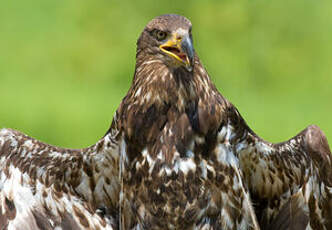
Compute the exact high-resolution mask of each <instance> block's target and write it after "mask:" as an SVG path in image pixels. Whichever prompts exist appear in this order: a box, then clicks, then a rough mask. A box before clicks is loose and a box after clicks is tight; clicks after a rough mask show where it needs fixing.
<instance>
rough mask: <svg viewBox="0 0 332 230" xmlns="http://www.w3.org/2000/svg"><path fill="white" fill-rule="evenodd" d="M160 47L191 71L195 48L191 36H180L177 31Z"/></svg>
mask: <svg viewBox="0 0 332 230" xmlns="http://www.w3.org/2000/svg"><path fill="white" fill-rule="evenodd" d="M159 48H160V49H161V50H162V51H163V52H165V53H166V54H167V55H169V56H170V57H172V58H174V59H175V60H176V61H177V62H178V63H179V64H182V65H184V66H185V67H186V68H187V69H188V70H189V71H191V69H192V61H193V57H194V50H193V47H192V42H191V39H190V38H189V36H179V35H178V34H177V33H174V34H172V37H171V38H169V39H168V40H167V41H166V42H165V43H164V44H162V45H160V46H159Z"/></svg>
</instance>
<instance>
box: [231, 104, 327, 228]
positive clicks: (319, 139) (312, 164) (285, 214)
mask: <svg viewBox="0 0 332 230" xmlns="http://www.w3.org/2000/svg"><path fill="white" fill-rule="evenodd" d="M231 111H232V112H231V114H230V115H229V122H230V124H231V126H232V127H233V128H234V136H236V137H237V138H234V146H235V148H236V152H237V154H238V157H239V164H240V168H241V169H242V172H243V174H244V180H245V182H246V184H247V186H248V188H249V191H250V193H251V198H252V199H253V202H254V205H255V206H256V214H257V219H258V220H259V221H260V225H261V227H262V229H265V228H266V229H278V230H280V229H290V228H291V229H295V228H296V229H305V228H306V227H307V226H308V225H310V226H311V228H312V229H331V228H332V167H331V163H332V159H331V158H332V156H331V151H330V149H329V145H328V142H327V139H326V137H325V135H324V133H323V132H322V131H321V130H320V129H319V128H318V127H317V126H309V127H308V128H306V129H305V130H303V131H302V132H301V133H299V134H298V135H297V136H295V137H293V138H291V139H290V140H288V141H286V142H283V143H278V144H272V143H269V142H266V141H264V140H262V139H261V138H259V137H258V136H257V135H256V134H255V133H254V132H252V131H251V130H250V128H249V127H248V126H247V125H246V123H245V121H244V120H243V119H242V117H241V116H240V114H239V113H238V111H237V110H236V109H235V108H233V109H232V110H231Z"/></svg>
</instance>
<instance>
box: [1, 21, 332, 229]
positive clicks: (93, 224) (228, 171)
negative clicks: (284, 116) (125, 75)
mask: <svg viewBox="0 0 332 230" xmlns="http://www.w3.org/2000/svg"><path fill="white" fill-rule="evenodd" d="M191 27H192V26H191V23H190V21H189V20H188V19H186V18H185V17H182V16H178V15H163V16H159V17H157V18H155V19H153V20H152V21H151V22H149V23H148V24H147V26H146V27H145V28H144V30H143V32H142V34H141V35H140V37H139V39H138V42H137V55H136V68H135V74H134V79H133V82H132V85H131V87H130V89H129V91H128V93H127V95H126V96H125V98H124V99H123V101H122V102H121V104H120V106H119V108H118V109H117V111H116V114H115V116H114V119H113V122H112V125H111V127H110V129H109V131H108V132H107V134H106V135H105V136H104V137H103V138H102V139H101V140H100V141H98V142H97V144H95V145H94V146H91V147H89V148H85V149H80V150H73V149H63V148H58V147H53V146H50V145H47V144H44V143H41V142H39V141H37V140H35V139H32V138H30V137H27V136H25V135H24V134H22V133H19V132H17V131H14V130H11V129H2V130H1V131H0V157H1V158H0V229H25V230H27V229H126V230H127V229H259V228H262V229H273V228H275V229H278V230H280V229H305V228H307V229H332V228H331V226H332V225H331V224H332V223H331V220H332V199H331V197H332V187H331V186H332V178H331V175H332V174H331V171H332V170H331V153H330V150H329V146H328V143H327V140H326V138H325V136H324V134H323V133H322V131H321V130H320V129H319V128H318V127H316V126H309V127H308V128H307V129H305V130H304V131H302V132H301V133H300V134H298V135H297V136H296V137H294V138H292V139H290V140H289V141H287V142H283V143H279V144H271V143H269V142H266V141H264V140H262V139H261V138H259V137H258V136H257V135H256V134H255V133H254V132H253V131H252V130H251V129H250V128H249V127H248V126H247V124H246V123H245V121H244V120H243V119H242V117H241V116H240V114H239V112H238V111H237V109H236V108H235V107H234V106H233V105H232V104H231V103H230V102H229V101H227V100H226V99H225V98H224V97H223V96H222V95H221V94H220V93H219V92H218V91H217V89H216V87H215V86H214V85H213V83H212V82H211V80H210V78H209V76H208V74H207V72H206V70H205V69H204V67H203V66H202V64H201V63H200V60H199V58H198V56H197V54H196V53H195V51H194V48H193V44H192V35H191Z"/></svg>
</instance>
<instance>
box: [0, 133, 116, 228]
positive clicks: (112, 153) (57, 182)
mask: <svg viewBox="0 0 332 230" xmlns="http://www.w3.org/2000/svg"><path fill="white" fill-rule="evenodd" d="M118 151H119V147H118V140H117V132H116V130H112V129H111V130H110V131H109V132H108V133H107V135H105V137H104V138H102V139H101V140H100V141H98V142H97V144H96V145H94V146H91V147H89V148H85V149H64V148H58V147H54V146H51V145H47V144H45V143H42V142H40V141H37V140H35V139H33V138H31V137H28V136H26V135H24V134H22V133H20V132H18V131H15V130H11V129H2V130H0V225H1V226H5V228H4V229H22V226H24V229H54V228H55V227H56V226H59V227H62V228H64V229H89V228H90V229H91V228H93V229H95V228H100V229H113V227H114V226H115V225H116V220H115V216H116V215H117V213H116V211H115V210H117V207H118V193H119V181H118V170H119V169H118V160H119V159H118V155H119V152H118ZM100 210H103V211H102V212H101V211H100ZM112 226H113V227H112Z"/></svg>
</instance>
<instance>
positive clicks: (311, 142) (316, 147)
mask: <svg viewBox="0 0 332 230" xmlns="http://www.w3.org/2000/svg"><path fill="white" fill-rule="evenodd" d="M305 145H306V146H305V148H306V149H307V151H308V153H309V154H310V157H311V158H312V160H313V161H314V163H315V164H316V165H317V166H318V168H319V169H320V172H321V176H322V178H324V179H323V180H324V181H325V183H327V184H331V185H332V176H331V173H332V165H331V164H332V162H331V161H332V154H331V149H330V146H329V143H328V141H327V138H326V136H325V134H324V132H323V131H322V130H321V129H320V128H319V127H318V126H317V125H310V126H308V128H307V129H306V132H305Z"/></svg>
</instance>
